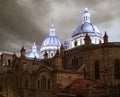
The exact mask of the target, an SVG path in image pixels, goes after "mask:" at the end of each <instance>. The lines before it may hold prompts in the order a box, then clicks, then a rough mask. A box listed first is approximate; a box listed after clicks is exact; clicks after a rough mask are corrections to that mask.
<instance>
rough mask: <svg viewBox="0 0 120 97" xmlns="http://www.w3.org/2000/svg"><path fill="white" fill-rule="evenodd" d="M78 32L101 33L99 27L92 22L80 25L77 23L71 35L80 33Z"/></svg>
mask: <svg viewBox="0 0 120 97" xmlns="http://www.w3.org/2000/svg"><path fill="white" fill-rule="evenodd" d="M80 33H88V34H89V33H93V34H95V33H99V34H101V32H100V31H99V29H98V28H97V27H96V26H95V25H94V24H93V23H89V22H84V23H83V24H82V25H79V26H78V27H77V28H76V29H75V31H74V32H73V34H72V37H74V36H76V35H78V34H80Z"/></svg>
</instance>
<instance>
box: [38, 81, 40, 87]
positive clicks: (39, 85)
mask: <svg viewBox="0 0 120 97" xmlns="http://www.w3.org/2000/svg"><path fill="white" fill-rule="evenodd" d="M38 88H40V80H38Z"/></svg>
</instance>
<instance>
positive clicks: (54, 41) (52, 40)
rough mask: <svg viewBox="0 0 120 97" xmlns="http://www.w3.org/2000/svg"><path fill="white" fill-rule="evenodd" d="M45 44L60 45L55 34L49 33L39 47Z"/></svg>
mask: <svg viewBox="0 0 120 97" xmlns="http://www.w3.org/2000/svg"><path fill="white" fill-rule="evenodd" d="M46 46H57V47H60V46H61V41H60V40H59V39H58V38H57V36H54V35H50V36H48V37H46V38H45V40H44V41H43V43H42V45H41V47H46Z"/></svg>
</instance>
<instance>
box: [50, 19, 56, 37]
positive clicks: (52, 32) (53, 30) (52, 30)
mask: <svg viewBox="0 0 120 97" xmlns="http://www.w3.org/2000/svg"><path fill="white" fill-rule="evenodd" d="M50 35H53V36H55V28H54V24H53V18H52V23H51V27H50Z"/></svg>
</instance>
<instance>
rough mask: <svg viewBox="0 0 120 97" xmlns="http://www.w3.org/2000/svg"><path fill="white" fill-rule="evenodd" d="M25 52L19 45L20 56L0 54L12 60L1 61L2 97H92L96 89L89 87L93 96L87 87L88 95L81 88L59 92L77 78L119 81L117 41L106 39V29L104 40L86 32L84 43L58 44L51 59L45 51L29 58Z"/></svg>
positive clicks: (109, 83)
mask: <svg viewBox="0 0 120 97" xmlns="http://www.w3.org/2000/svg"><path fill="white" fill-rule="evenodd" d="M25 52H26V51H25V49H24V47H22V49H21V51H20V55H21V56H20V57H17V56H16V55H15V54H13V55H11V57H10V56H9V55H7V54H6V56H5V58H4V57H3V54H2V55H1V63H3V62H4V61H5V62H6V60H9V59H11V60H12V63H11V65H5V66H2V64H1V67H0V69H1V71H0V88H1V89H0V90H1V91H0V93H1V94H2V95H3V96H5V97H54V96H55V97H56V96H58V97H60V96H61V95H62V97H64V96H65V97H68V95H69V96H74V97H75V96H76V95H77V94H79V95H82V96H79V97H94V95H93V94H95V93H96V94H98V93H97V90H96V91H95V92H93V91H92V93H93V94H92V96H91V92H90V91H84V92H85V93H87V94H88V95H84V93H82V92H81V91H79V92H74V93H73V94H71V93H72V92H64V93H65V94H66V95H63V94H62V92H63V91H65V90H66V89H67V88H66V87H68V86H69V85H71V83H72V82H73V81H74V80H76V79H82V80H92V81H95V82H97V83H100V84H102V85H105V86H112V87H113V86H117V85H119V84H120V83H119V82H120V43H119V42H111V43H110V42H108V36H107V34H106V33H105V35H104V43H100V44H92V43H91V40H90V38H89V35H87V34H86V37H85V44H84V45H80V46H76V47H74V48H72V49H69V50H67V51H65V50H64V47H63V46H61V48H60V51H58V50H57V53H56V55H55V56H54V57H53V58H51V59H49V58H48V55H47V54H45V56H44V58H45V59H36V58H34V59H29V58H26V57H25ZM5 64H7V63H5ZM87 84H88V83H87ZM90 85H91V84H88V86H89V87H91V88H92V89H93V87H92V86H90ZM88 90H89V88H88ZM93 90H95V89H93ZM61 91H62V92H61ZM73 91H74V88H73ZM104 95H105V94H104ZM97 97H100V96H99V95H97ZM116 97H117V96H116Z"/></svg>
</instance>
